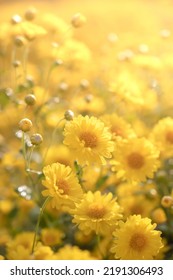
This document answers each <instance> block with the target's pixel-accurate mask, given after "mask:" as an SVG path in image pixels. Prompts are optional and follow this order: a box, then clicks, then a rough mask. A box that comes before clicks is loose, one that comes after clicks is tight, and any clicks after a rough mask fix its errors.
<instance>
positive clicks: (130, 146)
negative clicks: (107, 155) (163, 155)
mask: <svg viewBox="0 0 173 280" xmlns="http://www.w3.org/2000/svg"><path fill="white" fill-rule="evenodd" d="M114 158H115V161H114V162H113V163H114V164H115V166H114V168H115V170H116V171H117V172H118V173H117V175H118V176H120V177H121V178H125V179H127V180H131V181H135V182H141V181H145V180H146V179H147V178H152V177H153V175H154V172H155V171H156V170H157V169H158V167H159V165H160V162H159V160H158V158H159V150H158V149H157V148H156V147H155V146H154V145H153V144H152V143H151V142H150V141H149V140H147V139H145V138H132V139H128V140H126V141H121V142H120V143H118V144H117V145H116V148H115V152H114Z"/></svg>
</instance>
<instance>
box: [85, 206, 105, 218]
mask: <svg viewBox="0 0 173 280" xmlns="http://www.w3.org/2000/svg"><path fill="white" fill-rule="evenodd" d="M105 212H106V211H105V208H104V207H103V206H102V205H98V204H96V203H93V204H91V205H90V206H89V209H88V212H87V214H88V216H89V217H90V218H93V219H101V218H103V216H104V214H105Z"/></svg>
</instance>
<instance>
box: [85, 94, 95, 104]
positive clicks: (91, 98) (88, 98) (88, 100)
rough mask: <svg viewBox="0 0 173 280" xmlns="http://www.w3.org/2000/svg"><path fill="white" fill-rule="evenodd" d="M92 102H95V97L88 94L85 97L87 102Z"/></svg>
mask: <svg viewBox="0 0 173 280" xmlns="http://www.w3.org/2000/svg"><path fill="white" fill-rule="evenodd" d="M92 100H93V95H92V94H87V95H86V96H85V101H86V102H87V103H90V102H91V101H92Z"/></svg>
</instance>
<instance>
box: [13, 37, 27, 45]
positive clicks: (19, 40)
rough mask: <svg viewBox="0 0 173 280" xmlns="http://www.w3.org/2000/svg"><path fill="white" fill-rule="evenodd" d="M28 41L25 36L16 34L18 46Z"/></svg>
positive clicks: (15, 40)
mask: <svg viewBox="0 0 173 280" xmlns="http://www.w3.org/2000/svg"><path fill="white" fill-rule="evenodd" d="M25 43H26V40H25V38H24V37H23V36H16V37H15V38H14V44H15V46H16V47H23V46H24V45H25Z"/></svg>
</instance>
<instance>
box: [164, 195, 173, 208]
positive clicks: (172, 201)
mask: <svg viewBox="0 0 173 280" xmlns="http://www.w3.org/2000/svg"><path fill="white" fill-rule="evenodd" d="M161 205H162V206H163V207H165V208H170V207H171V206H173V198H172V197H171V196H169V195H165V196H163V197H162V200H161Z"/></svg>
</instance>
